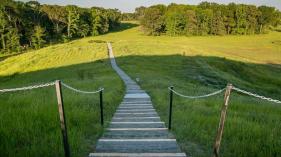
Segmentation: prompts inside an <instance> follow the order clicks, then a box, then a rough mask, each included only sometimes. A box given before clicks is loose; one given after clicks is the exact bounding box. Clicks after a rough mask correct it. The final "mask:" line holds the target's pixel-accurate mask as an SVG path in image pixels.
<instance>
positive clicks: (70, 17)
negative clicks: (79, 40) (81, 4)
mask: <svg viewBox="0 0 281 157" xmlns="http://www.w3.org/2000/svg"><path fill="white" fill-rule="evenodd" d="M66 11H67V37H68V38H71V37H72V36H73V35H74V34H76V33H77V30H78V24H79V17H80V15H79V13H78V8H77V6H74V5H68V6H67V7H66Z"/></svg>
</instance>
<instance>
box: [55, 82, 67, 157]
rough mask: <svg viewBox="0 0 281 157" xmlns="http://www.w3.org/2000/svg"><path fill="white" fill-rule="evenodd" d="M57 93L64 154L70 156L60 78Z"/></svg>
mask: <svg viewBox="0 0 281 157" xmlns="http://www.w3.org/2000/svg"><path fill="white" fill-rule="evenodd" d="M56 93H57V100H58V108H59V116H60V127H61V133H62V137H63V146H64V156H65V157H70V148H69V144H68V137H67V128H66V120H65V114H64V106H63V97H62V91H61V82H60V81H59V80H58V81H56Z"/></svg>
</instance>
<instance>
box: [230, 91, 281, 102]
mask: <svg viewBox="0 0 281 157" xmlns="http://www.w3.org/2000/svg"><path fill="white" fill-rule="evenodd" d="M232 89H233V90H235V91H237V92H240V93H243V94H246V95H249V96H253V97H256V98H259V99H263V100H267V101H270V102H274V103H277V104H281V101H280V100H275V99H272V98H267V97H265V96H261V95H258V94H254V93H251V92H248V91H245V90H243V89H239V88H237V87H233V88H232Z"/></svg>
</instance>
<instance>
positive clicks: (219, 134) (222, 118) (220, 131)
mask: <svg viewBox="0 0 281 157" xmlns="http://www.w3.org/2000/svg"><path fill="white" fill-rule="evenodd" d="M231 89H232V84H228V85H227V87H226V91H225V94H224V104H223V106H222V108H221V116H220V122H219V127H218V130H217V136H216V140H215V144H214V150H213V151H214V152H213V153H214V154H213V156H214V157H218V156H219V149H220V144H221V139H222V134H223V129H224V122H225V119H226V113H227V107H228V102H229V97H230V93H231Z"/></svg>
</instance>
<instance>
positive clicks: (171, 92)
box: [168, 86, 174, 130]
mask: <svg viewBox="0 0 281 157" xmlns="http://www.w3.org/2000/svg"><path fill="white" fill-rule="evenodd" d="M173 89H174V87H173V86H171V87H170V109H169V127H168V128H169V130H171V128H172V111H173V91H172V90H173Z"/></svg>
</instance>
